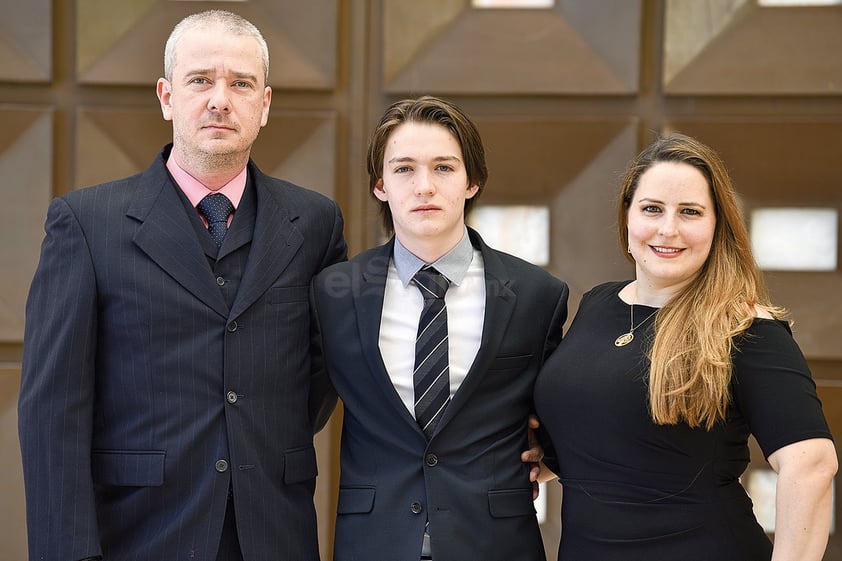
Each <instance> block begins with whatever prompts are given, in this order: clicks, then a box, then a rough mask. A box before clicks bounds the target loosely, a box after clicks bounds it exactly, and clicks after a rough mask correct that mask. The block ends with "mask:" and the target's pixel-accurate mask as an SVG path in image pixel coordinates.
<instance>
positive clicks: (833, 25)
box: [0, 0, 842, 560]
mask: <svg viewBox="0 0 842 561" xmlns="http://www.w3.org/2000/svg"><path fill="white" fill-rule="evenodd" d="M0 4H2V7H3V14H4V17H3V18H2V21H0V117H2V118H3V122H4V124H5V126H4V127H3V130H2V132H0V191H2V193H3V194H4V195H5V197H6V198H5V200H6V201H7V204H6V205H4V206H3V207H2V209H0V263H2V268H3V275H2V276H0V388H2V393H0V395H3V396H5V398H3V399H0V449H2V451H3V452H5V454H3V457H4V467H5V468H6V469H5V470H4V472H5V473H6V474H7V477H6V478H4V482H3V483H2V486H1V487H0V492H2V494H0V503H2V507H0V513H2V514H0V558H2V559H24V558H25V555H26V554H25V538H24V532H23V516H24V505H23V498H22V497H23V494H22V484H21V479H20V477H21V476H20V465H19V452H18V450H17V435H16V403H15V399H14V395H15V394H16V392H17V387H18V383H19V375H20V356H21V349H22V340H21V339H22V333H23V325H24V315H23V307H24V301H25V296H26V291H27V287H28V284H29V280H30V279H31V276H32V272H33V271H34V268H35V265H36V262H37V256H38V248H39V244H40V240H41V238H42V236H43V231H42V225H43V220H44V215H45V211H46V206H47V203H48V201H49V199H50V198H51V197H53V196H56V195H60V194H62V193H65V192H67V191H70V190H72V189H75V188H78V187H81V186H84V185H90V184H93V183H97V182H100V181H104V180H107V179H112V178H116V177H120V176H125V175H128V174H131V173H135V172H137V171H139V170H141V169H143V168H145V167H146V166H147V165H148V164H149V162H150V161H151V160H152V159H153V158H154V156H155V155H156V153H157V151H158V150H159V149H160V147H161V145H163V144H164V143H165V142H167V141H168V139H169V137H170V136H171V130H170V126H169V123H167V122H164V121H163V120H162V119H161V116H160V112H159V108H158V103H157V99H156V98H155V94H154V82H155V80H156V79H157V77H158V76H159V75H160V74H161V73H162V69H161V66H162V57H163V44H164V41H165V39H166V36H167V34H168V33H169V31H170V29H171V28H172V26H173V25H174V24H175V23H176V22H177V21H178V20H179V19H180V18H181V17H183V16H184V15H186V14H187V13H190V12H194V11H198V10H202V9H207V8H225V9H230V10H233V11H237V12H239V13H241V14H243V15H244V16H246V17H247V18H249V19H251V20H252V21H254V22H255V23H256V24H257V25H258V26H259V27H260V28H261V30H262V31H263V32H264V34H265V36H266V38H267V41H268V43H269V46H270V51H271V56H272V64H271V71H270V83H271V85H272V86H273V88H274V91H275V93H274V96H273V103H272V105H273V109H272V112H271V116H270V123H269V125H268V126H267V127H266V128H265V129H264V130H263V131H262V132H261V136H260V138H259V140H258V142H257V144H256V146H255V148H254V158H255V160H256V161H257V163H258V165H260V166H261V167H262V168H263V169H264V171H267V172H269V173H273V174H276V175H279V176H281V177H284V178H287V179H290V180H293V181H296V182H298V183H300V184H303V185H306V186H309V187H311V188H314V189H316V190H319V191H321V192H323V193H325V194H327V195H329V196H332V197H335V198H336V199H337V200H338V201H339V203H340V205H341V206H342V208H343V211H344V212H345V214H346V222H347V229H346V235H347V237H348V240H349V243H350V246H351V251H352V253H354V252H357V251H360V250H362V249H364V248H365V247H367V246H369V245H372V244H374V243H377V242H379V241H380V240H381V238H382V233H381V232H380V231H379V228H378V221H377V217H376V212H375V209H374V206H373V205H372V203H371V202H370V200H369V195H368V193H367V190H366V189H367V178H366V177H365V174H364V163H363V162H364V151H365V145H366V142H367V138H368V134H369V131H370V128H371V126H372V125H373V123H374V122H375V121H376V119H377V117H378V116H379V115H380V113H381V112H382V110H383V109H384V108H385V107H386V105H387V104H388V103H390V102H391V101H394V100H396V99H400V98H402V97H405V96H414V95H420V94H424V93H431V94H436V95H441V96H444V97H447V98H449V99H452V100H453V101H455V102H457V103H459V104H460V105H462V106H463V107H465V108H466V109H467V110H468V112H469V113H471V114H472V115H473V116H474V117H475V118H476V120H477V122H478V124H479V127H480V130H481V132H482V134H483V136H484V139H485V141H486V144H487V154H488V160H489V168H490V180H489V184H488V187H487V190H486V192H485V193H484V195H483V199H482V201H480V204H486V205H490V204H537V205H545V206H547V207H548V208H549V209H550V217H551V223H550V231H551V240H550V263H549V265H548V269H549V270H550V271H552V272H553V273H554V274H556V275H558V276H560V277H562V278H564V279H565V280H566V281H568V283H569V284H570V285H571V288H572V300H571V309H572V310H574V311H575V308H576V305H577V303H578V299H579V297H580V296H581V294H582V293H583V292H584V291H586V290H587V289H588V288H590V287H591V286H592V285H593V284H595V283H597V282H600V281H603V280H607V279H613V278H627V277H629V276H630V275H631V269H630V268H629V266H628V264H627V263H626V262H625V259H624V258H623V255H622V253H621V251H620V248H619V247H617V244H616V241H615V238H616V235H615V231H614V206H613V205H614V196H615V192H616V189H617V183H618V176H619V174H620V173H621V171H622V170H623V168H624V166H625V164H626V162H627V161H628V160H629V158H631V157H632V156H633V155H634V154H635V153H636V152H637V151H639V150H640V149H641V148H642V147H643V146H644V145H645V144H646V143H648V142H649V141H650V140H651V139H652V138H653V136H654V135H655V134H656V133H658V132H660V131H663V130H668V129H676V130H680V131H682V132H686V133H689V134H693V135H696V136H698V137H700V138H701V139H702V140H703V141H705V142H707V143H709V144H711V145H713V146H714V147H715V148H717V149H718V150H719V151H720V152H721V153H722V155H723V156H724V158H725V160H726V163H727V164H728V166H729V168H730V170H731V171H732V173H733V175H734V177H735V180H736V182H737V186H738V188H739V190H740V192H741V195H742V196H743V199H744V201H745V203H746V206H747V207H748V208H749V209H751V208H755V207H758V206H780V205H796V206H806V205H812V206H823V207H831V208H836V209H837V210H840V211H842V208H840V207H842V167H840V166H839V165H838V158H839V154H842V57H840V56H839V54H838V53H840V52H842V44H840V42H842V7H838V6H837V7H826V8H765V7H760V6H759V5H758V4H757V2H756V1H755V0H556V2H555V5H554V6H553V7H552V8H547V9H539V10H526V9H508V10H504V9H493V10H492V9H477V8H474V7H472V6H471V2H470V0H426V1H424V2H419V1H417V0H309V1H308V2H301V1H298V0H239V1H196V0H117V1H113V2H102V1H97V0H70V1H67V2H65V1H59V0H55V1H51V0H28V1H27V2H15V1H14V0H0ZM8 201H11V204H9V203H8ZM840 280H842V279H840V272H839V271H838V270H837V271H835V272H829V273H774V274H772V273H770V274H769V281H770V284H771V287H772V290H773V294H774V296H775V299H776V300H777V302H778V303H780V304H782V305H784V306H787V307H788V308H790V309H791V310H792V312H793V315H794V318H795V319H796V321H797V324H796V329H795V335H796V338H797V339H798V341H799V343H800V344H801V345H802V348H803V349H804V352H805V355H806V356H807V358H808V360H810V363H811V366H812V367H813V370H814V374H815V377H816V379H817V381H818V383H819V386H820V393H821V397H822V399H823V400H824V403H825V407H826V410H827V412H828V418H829V419H830V422H831V424H832V429H833V430H834V432H835V433H836V434H842V394H840V392H839V391H838V388H839V387H840V386H841V385H842V347H840V346H839V345H838V341H837V339H838V336H839V334H840V333H842V329H840V328H842V325H840V323H842V313H840V312H842V282H840ZM340 416H341V415H337V416H336V419H335V420H334V421H333V422H332V424H331V426H330V427H329V428H328V429H326V431H324V432H323V433H321V434H320V435H319V436H318V438H317V447H318V450H319V457H320V474H321V477H320V480H319V487H318V491H317V493H318V495H317V506H318V509H319V515H320V524H321V538H322V549H323V551H324V554H323V558H324V559H330V555H329V551H330V548H331V527H332V520H333V512H334V508H335V507H334V501H335V495H336V482H337V477H338V470H337V454H336V450H337V444H338V426H339V422H340V420H339V418H340ZM755 456H757V458H756V459H755V464H754V465H755V466H760V465H761V464H762V458H760V457H759V455H758V454H755ZM558 501H559V497H558V494H557V493H556V492H552V496H551V497H550V506H551V511H550V512H549V514H548V521H547V523H546V524H545V538H546V542H547V550H548V555H549V559H550V560H553V559H555V549H556V540H557V539H558V533H559V530H560V529H559V527H558V520H557V519H558V513H557V509H558ZM826 559H842V540H840V539H839V538H838V537H837V536H836V535H834V536H833V538H832V541H831V548H830V550H829V553H828V555H827V556H826Z"/></svg>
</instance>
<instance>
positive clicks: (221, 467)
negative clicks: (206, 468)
mask: <svg viewBox="0 0 842 561" xmlns="http://www.w3.org/2000/svg"><path fill="white" fill-rule="evenodd" d="M213 467H215V468H216V471H218V472H219V473H225V472H226V471H228V461H227V460H216V464H215V465H214V466H213Z"/></svg>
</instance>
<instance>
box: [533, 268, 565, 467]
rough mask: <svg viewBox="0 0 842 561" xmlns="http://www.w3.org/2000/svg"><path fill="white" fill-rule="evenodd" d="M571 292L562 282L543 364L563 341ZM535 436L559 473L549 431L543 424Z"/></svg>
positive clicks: (548, 459) (548, 460) (547, 338)
mask: <svg viewBox="0 0 842 561" xmlns="http://www.w3.org/2000/svg"><path fill="white" fill-rule="evenodd" d="M569 292H570V291H569V289H568V287H567V284H565V283H562V287H561V291H560V292H559V294H558V299H557V300H556V303H555V309H554V310H553V316H552V319H551V320H550V325H549V327H548V329H547V336H546V339H545V340H544V357H543V361H542V363H541V364H543V363H544V362H546V360H547V358H548V357H549V356H550V355H551V354H552V353H553V351H555V350H556V348H557V347H558V345H559V344H560V343H561V338H562V330H563V328H564V322H565V321H567V298H568V296H569ZM535 437H536V438H537V439H538V442H539V443H540V444H541V447H542V448H543V449H544V464H546V466H547V467H548V468H550V469H551V470H552V471H553V472H554V473H558V471H559V466H558V458H557V457H556V451H555V448H554V447H553V442H552V439H551V438H550V435H549V434H548V433H547V431H546V430H544V427H543V425H541V426H540V427H539V428H538V429H537V430H536V431H535Z"/></svg>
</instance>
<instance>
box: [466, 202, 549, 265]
mask: <svg viewBox="0 0 842 561" xmlns="http://www.w3.org/2000/svg"><path fill="white" fill-rule="evenodd" d="M468 224H469V225H470V226H471V227H472V228H474V229H475V230H477V231H478V232H479V233H480V235H481V236H482V238H483V239H484V240H485V242H486V243H488V245H490V246H491V247H493V248H494V249H499V250H500V251H505V252H506V253H511V254H512V255H516V256H518V257H520V258H521V259H525V260H526V261H529V262H530V263H534V264H535V265H540V266H545V265H549V263H550V209H549V208H548V207H545V206H523V205H511V206H480V207H477V208H476V209H474V210H473V211H472V212H471V215H470V216H469V217H468Z"/></svg>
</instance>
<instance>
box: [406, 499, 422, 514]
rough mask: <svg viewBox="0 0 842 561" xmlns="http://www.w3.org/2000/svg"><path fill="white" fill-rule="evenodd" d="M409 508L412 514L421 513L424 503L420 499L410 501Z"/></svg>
mask: <svg viewBox="0 0 842 561" xmlns="http://www.w3.org/2000/svg"><path fill="white" fill-rule="evenodd" d="M409 510H410V511H412V514H421V513H422V512H423V511H424V505H423V504H421V502H420V501H412V503H411V504H410V505H409Z"/></svg>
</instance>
